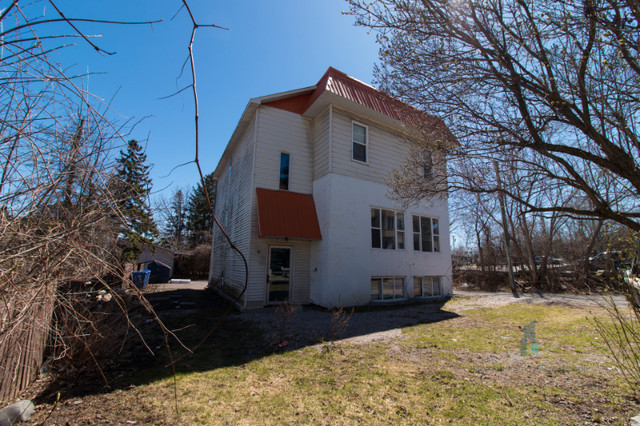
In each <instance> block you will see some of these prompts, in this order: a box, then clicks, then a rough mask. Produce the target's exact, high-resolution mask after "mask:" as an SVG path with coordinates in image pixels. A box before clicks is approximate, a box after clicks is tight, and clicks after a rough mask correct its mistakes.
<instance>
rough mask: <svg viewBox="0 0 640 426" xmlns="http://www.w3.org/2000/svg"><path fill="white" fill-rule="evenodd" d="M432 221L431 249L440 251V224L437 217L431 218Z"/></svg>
mask: <svg viewBox="0 0 640 426" xmlns="http://www.w3.org/2000/svg"><path fill="white" fill-rule="evenodd" d="M432 221H433V251H440V226H439V224H438V219H432Z"/></svg>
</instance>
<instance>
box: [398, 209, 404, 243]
mask: <svg viewBox="0 0 640 426" xmlns="http://www.w3.org/2000/svg"><path fill="white" fill-rule="evenodd" d="M396 218H397V228H398V230H397V235H398V248H399V249H404V213H403V212H396Z"/></svg>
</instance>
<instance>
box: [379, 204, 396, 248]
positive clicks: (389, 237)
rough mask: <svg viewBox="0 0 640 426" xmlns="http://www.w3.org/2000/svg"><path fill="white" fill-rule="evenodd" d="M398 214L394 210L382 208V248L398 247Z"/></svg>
mask: <svg viewBox="0 0 640 426" xmlns="http://www.w3.org/2000/svg"><path fill="white" fill-rule="evenodd" d="M395 221H396V215H395V212H394V211H392V210H382V248H383V249H388V250H395V249H396V227H395Z"/></svg>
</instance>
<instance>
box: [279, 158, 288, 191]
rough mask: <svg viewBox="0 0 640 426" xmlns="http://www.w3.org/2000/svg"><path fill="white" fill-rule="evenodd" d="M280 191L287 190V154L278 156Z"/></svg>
mask: <svg viewBox="0 0 640 426" xmlns="http://www.w3.org/2000/svg"><path fill="white" fill-rule="evenodd" d="M280 189H284V190H288V189H289V154H285V153H284V152H283V153H281V154H280Z"/></svg>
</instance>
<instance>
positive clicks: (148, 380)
mask: <svg viewBox="0 0 640 426" xmlns="http://www.w3.org/2000/svg"><path fill="white" fill-rule="evenodd" d="M464 301H465V300H464V299H460V298H454V299H453V300H451V301H449V302H448V303H447V304H446V305H445V306H444V307H443V310H447V311H456V310H458V311H459V314H460V316H459V317H456V318H453V319H449V320H445V321H441V322H435V323H429V324H419V325H415V326H411V327H406V328H404V329H403V330H402V335H401V336H400V337H393V338H388V339H383V340H380V341H373V342H368V343H354V342H349V341H346V342H336V343H333V344H331V343H329V344H318V345H314V346H306V347H303V348H301V349H297V350H292V351H286V352H278V351H277V350H276V349H274V348H273V347H271V346H264V345H263V346H261V347H260V348H259V349H258V350H257V352H256V351H254V350H253V349H251V346H252V344H253V343H255V342H256V341H257V340H259V336H260V330H259V329H257V328H255V327H248V326H247V324H243V325H236V327H237V328H236V329H232V330H231V331H229V333H230V335H228V336H227V337H229V338H228V339H219V340H216V339H215V338H214V339H213V340H212V341H211V342H210V343H208V344H207V345H205V346H204V347H202V348H201V349H200V350H199V351H198V352H197V353H195V354H194V355H190V356H188V357H186V358H184V359H183V360H181V361H180V363H179V366H178V370H179V373H178V374H177V375H176V377H175V382H174V378H172V377H170V376H168V375H167V374H166V372H165V373H161V372H159V370H158V369H159V368H160V367H151V368H149V369H146V370H143V371H140V372H137V373H135V377H128V378H127V379H128V380H129V383H133V384H129V385H127V386H126V387H123V386H121V387H120V388H119V389H117V390H114V391H111V392H107V393H98V394H93V395H87V396H85V397H83V398H81V399H78V398H75V399H70V400H63V402H62V403H61V404H59V405H58V406H57V408H56V409H54V411H53V413H52V415H51V416H50V417H49V419H48V421H47V423H48V424H56V423H57V424H65V422H67V421H68V422H69V423H70V424H80V423H82V424H84V423H102V422H115V423H121V424H127V421H128V422H130V423H129V424H132V423H131V422H137V424H147V423H151V424H221V423H233V424H238V423H239V424H288V423H304V424H308V423H312V424H353V423H360V424H396V423H403V424H436V423H454V424H522V423H523V422H532V424H572V423H575V424H577V423H580V424H585V423H586V424H591V423H621V424H625V423H627V421H628V419H629V418H630V417H633V416H635V415H638V414H640V407H639V406H638V404H637V403H636V402H635V400H634V399H633V398H632V397H631V396H630V395H631V392H630V390H629V389H628V387H627V385H626V384H625V383H624V381H623V380H622V378H621V375H620V373H619V372H618V371H617V369H616V368H615V366H614V365H613V363H612V362H611V361H610V360H609V359H608V357H607V352H606V350H605V349H604V346H603V342H602V341H601V340H600V339H598V335H597V333H596V332H595V330H594V328H593V326H592V325H591V324H590V322H589V320H588V319H587V318H588V317H589V316H593V315H599V316H604V315H606V314H605V313H604V311H602V310H599V309H592V310H591V312H590V311H589V310H588V309H587V308H584V307H572V306H564V305H551V306H549V305H542V304H525V303H517V304H516V303H513V304H509V305H506V306H502V307H497V308H469V307H467V308H466V309H464V310H461V308H460V307H461V306H462V305H463V302H464ZM532 321H536V322H537V323H536V324H535V335H536V340H537V342H538V345H539V346H538V352H537V353H536V354H533V355H531V354H528V355H526V356H522V355H521V353H520V340H521V338H522V337H523V330H522V327H524V326H525V325H527V324H529V323H531V322H532ZM187 330H189V329H187ZM132 379H133V380H132ZM174 392H176V393H177V399H176V398H174ZM63 399H64V395H63ZM78 400H79V401H80V402H77V401H78ZM176 402H177V411H178V412H177V413H176ZM51 408H52V406H51V405H48V404H42V405H41V406H39V407H38V412H37V414H36V417H35V420H36V421H38V420H40V421H42V420H43V419H44V417H46V416H47V415H48V414H49V411H51Z"/></svg>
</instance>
